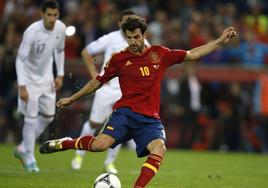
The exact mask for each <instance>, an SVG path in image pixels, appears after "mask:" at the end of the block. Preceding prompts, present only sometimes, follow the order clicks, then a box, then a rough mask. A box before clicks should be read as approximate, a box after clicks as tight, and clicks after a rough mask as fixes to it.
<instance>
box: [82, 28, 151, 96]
mask: <svg viewBox="0 0 268 188" xmlns="http://www.w3.org/2000/svg"><path fill="white" fill-rule="evenodd" d="M145 44H146V45H149V42H148V41H147V40H146V41H145ZM126 47H128V43H127V41H126V39H125V38H124V36H123V33H122V31H121V30H117V31H114V32H111V33H109V34H107V35H103V36H102V37H100V38H98V39H97V40H96V41H93V42H91V43H90V44H88V45H87V46H86V49H87V51H88V52H89V54H90V55H96V54H99V53H104V63H103V65H102V68H101V73H103V71H104V67H105V64H106V62H108V60H109V59H110V58H111V57H112V54H113V53H115V52H119V51H121V50H123V49H125V48H126ZM102 87H109V88H110V89H111V90H113V91H114V90H116V89H118V90H120V86H119V81H118V77H116V78H113V79H112V80H110V81H109V82H108V83H107V84H105V85H103V86H102ZM100 89H101V88H100ZM100 89H99V90H100ZM97 92H98V91H97Z"/></svg>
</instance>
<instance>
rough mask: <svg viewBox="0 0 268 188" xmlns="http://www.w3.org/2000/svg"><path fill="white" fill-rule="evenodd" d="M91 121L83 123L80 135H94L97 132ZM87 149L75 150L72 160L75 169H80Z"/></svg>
mask: <svg viewBox="0 0 268 188" xmlns="http://www.w3.org/2000/svg"><path fill="white" fill-rule="evenodd" d="M90 125H91V124H90V122H89V121H86V122H85V123H84V124H83V128H82V131H81V133H80V136H86V135H94V134H95V132H96V129H95V128H92V127H91V126H90ZM85 154H86V151H85V150H76V151H75V157H74V158H73V159H72V161H71V167H72V169H74V170H79V169H80V168H81V166H82V163H83V157H84V156H85Z"/></svg>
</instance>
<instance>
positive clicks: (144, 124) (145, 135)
mask: <svg viewBox="0 0 268 188" xmlns="http://www.w3.org/2000/svg"><path fill="white" fill-rule="evenodd" d="M102 133H103V134H106V135H109V136H111V137H113V138H114V139H115V143H114V144H113V145H112V146H111V148H114V147H115V146H117V145H118V144H121V143H124V142H126V141H128V140H130V139H132V138H133V139H134V141H135V143H136V146H137V147H136V153H137V156H138V157H144V156H146V155H148V154H149V150H147V148H146V147H147V145H148V144H149V143H150V142H151V141H152V140H155V139H158V138H160V139H162V140H164V141H166V137H165V130H164V126H163V125H162V122H161V120H159V119H156V118H153V117H147V116H144V115H141V114H138V113H135V112H133V111H131V110H130V109H129V108H119V109H116V110H115V111H114V112H113V113H112V115H111V117H110V119H109V120H108V122H107V123H106V124H105V126H104V128H103V130H102Z"/></svg>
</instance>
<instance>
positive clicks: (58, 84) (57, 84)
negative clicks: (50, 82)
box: [54, 76, 63, 91]
mask: <svg viewBox="0 0 268 188" xmlns="http://www.w3.org/2000/svg"><path fill="white" fill-rule="evenodd" d="M54 83H55V89H56V91H59V90H60V88H61V87H62V84H63V76H57V77H56V78H55V80H54Z"/></svg>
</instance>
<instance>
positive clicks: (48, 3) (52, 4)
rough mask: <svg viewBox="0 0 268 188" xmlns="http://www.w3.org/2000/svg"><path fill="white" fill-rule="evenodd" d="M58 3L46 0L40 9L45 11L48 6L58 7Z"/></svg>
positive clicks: (53, 0)
mask: <svg viewBox="0 0 268 188" xmlns="http://www.w3.org/2000/svg"><path fill="white" fill-rule="evenodd" d="M59 7H60V6H59V3H58V2H57V1H56V0H46V1H44V2H43V4H42V11H43V12H46V10H47V9H48V8H51V9H59Z"/></svg>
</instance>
